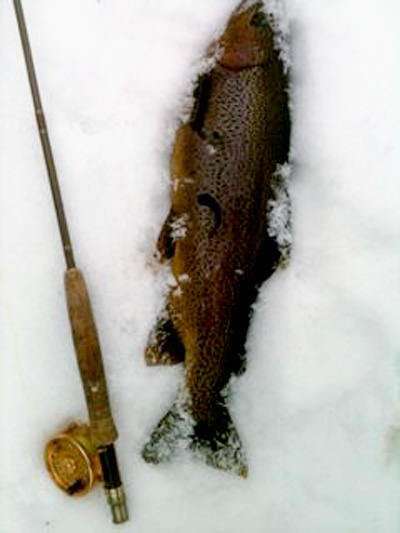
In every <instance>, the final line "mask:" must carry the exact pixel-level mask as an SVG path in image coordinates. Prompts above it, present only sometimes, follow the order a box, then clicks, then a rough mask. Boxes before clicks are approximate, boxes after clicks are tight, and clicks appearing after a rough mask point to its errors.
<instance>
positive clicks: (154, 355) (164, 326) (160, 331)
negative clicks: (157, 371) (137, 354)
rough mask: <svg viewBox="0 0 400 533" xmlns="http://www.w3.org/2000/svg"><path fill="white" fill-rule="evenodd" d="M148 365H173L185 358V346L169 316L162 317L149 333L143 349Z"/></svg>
mask: <svg viewBox="0 0 400 533" xmlns="http://www.w3.org/2000/svg"><path fill="white" fill-rule="evenodd" d="M145 359H146V363H147V365H148V366H156V365H175V364H177V363H181V362H183V361H184V359H185V348H184V346H183V344H182V343H181V341H180V339H179V337H178V334H177V332H176V330H175V328H174V326H173V324H172V321H171V320H170V319H169V317H167V318H165V317H162V318H160V319H159V320H158V322H157V324H156V326H155V327H154V328H153V329H152V331H151V332H150V335H149V339H148V342H147V346H146V350H145Z"/></svg>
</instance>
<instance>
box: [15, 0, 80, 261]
mask: <svg viewBox="0 0 400 533" xmlns="http://www.w3.org/2000/svg"><path fill="white" fill-rule="evenodd" d="M14 8H15V14H16V16H17V22H18V27H19V33H20V37H21V42H22V49H23V51H24V57H25V63H26V69H27V72H28V78H29V85H30V88H31V93H32V98H33V104H34V107H35V115H36V121H37V126H38V130H39V134H40V141H41V144H42V148H43V154H44V159H45V161H46V167H47V173H48V176H49V182H50V187H51V193H52V196H53V201H54V207H55V210H56V214H57V221H58V226H59V228H60V235H61V240H62V245H63V250H64V255H65V261H66V263H67V267H68V268H72V267H74V266H75V260H74V254H73V250H72V245H71V239H70V236H69V231H68V225H67V219H66V217H65V212H64V206H63V202H62V198H61V192H60V186H59V183H58V178H57V171H56V166H55V164H54V158H53V152H52V149H51V144H50V139H49V134H48V131H47V124H46V118H45V116H44V112H43V106H42V101H41V98H40V92H39V85H38V82H37V78H36V73H35V67H34V64H33V58H32V51H31V47H30V44H29V38H28V31H27V28H26V23H25V17H24V12H23V10H22V5H21V2H20V0H14Z"/></svg>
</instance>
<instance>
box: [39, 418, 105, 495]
mask: <svg viewBox="0 0 400 533" xmlns="http://www.w3.org/2000/svg"><path fill="white" fill-rule="evenodd" d="M45 461H46V466H47V469H48V471H49V472H50V475H51V477H52V479H53V481H54V482H55V483H56V485H57V486H58V487H60V489H62V490H63V491H64V492H66V493H67V494H69V495H70V496H82V495H84V494H87V493H88V492H89V491H90V490H91V489H92V488H93V486H94V485H95V484H96V483H97V482H98V481H100V480H101V479H102V468H101V463H100V457H99V454H98V453H97V450H96V448H95V446H94V444H93V441H92V438H91V433H90V427H89V426H87V425H85V424H72V425H71V426H69V427H68V428H67V429H66V430H65V431H64V432H62V433H59V434H57V435H56V436H55V437H53V438H52V439H51V440H50V441H49V442H48V443H47V445H46V449H45Z"/></svg>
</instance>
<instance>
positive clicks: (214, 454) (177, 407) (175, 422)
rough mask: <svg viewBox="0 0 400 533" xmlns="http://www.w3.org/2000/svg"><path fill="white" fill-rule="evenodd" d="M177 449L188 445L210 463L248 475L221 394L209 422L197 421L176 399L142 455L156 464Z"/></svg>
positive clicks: (170, 455)
mask: <svg viewBox="0 0 400 533" xmlns="http://www.w3.org/2000/svg"><path fill="white" fill-rule="evenodd" d="M179 449H181V450H182V449H191V450H192V451H193V452H194V454H195V455H196V457H198V458H199V459H201V460H202V461H204V462H205V463H207V464H209V465H210V466H213V467H214V468H219V469H221V470H224V471H226V472H231V473H233V474H236V475H238V476H241V477H243V478H246V477H247V464H246V460H245V457H244V454H243V450H242V444H241V441H240V438H239V435H238V432H237V430H236V428H235V426H234V424H233V421H232V419H231V417H230V415H229V412H228V409H227V407H226V405H225V403H224V401H223V399H222V398H221V403H219V404H218V408H217V413H216V414H215V415H214V418H213V420H212V423H210V424H207V423H204V422H203V423H201V422H196V421H195V420H194V419H193V417H192V416H191V414H190V411H189V409H188V406H187V403H186V402H182V400H181V399H178V400H177V401H176V402H175V403H174V405H173V407H172V409H171V410H170V411H169V412H168V413H167V414H166V415H165V416H164V417H163V418H162V419H161V421H160V423H159V424H158V426H157V427H156V429H155V430H154V431H153V433H152V435H151V437H150V439H149V441H148V442H147V444H146V445H145V446H144V448H143V451H142V456H143V458H144V460H145V461H146V462H148V463H153V464H159V463H162V462H165V461H168V460H169V459H171V457H172V455H173V454H174V453H175V452H176V451H177V450H179Z"/></svg>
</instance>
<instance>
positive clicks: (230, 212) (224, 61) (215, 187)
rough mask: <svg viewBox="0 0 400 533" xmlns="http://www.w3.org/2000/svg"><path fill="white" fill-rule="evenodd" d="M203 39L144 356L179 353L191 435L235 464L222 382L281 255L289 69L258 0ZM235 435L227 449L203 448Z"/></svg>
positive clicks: (179, 139)
mask: <svg viewBox="0 0 400 533" xmlns="http://www.w3.org/2000/svg"><path fill="white" fill-rule="evenodd" d="M210 50H212V51H211V52H209V53H213V54H215V55H216V57H217V61H216V63H215V66H214V67H213V68H212V70H210V71H209V72H206V73H205V74H202V75H201V76H200V77H199V79H198V80H197V83H196V86H195V89H194V104H193V109H192V112H191V115H190V118H189V120H188V121H187V122H186V123H184V124H181V126H180V127H179V129H178V131H177V133H176V138H175V144H174V148H173V154H172V160H171V175H172V195H171V210H170V213H169V215H168V217H167V220H166V221H165V223H164V226H163V228H162V230H161V233H160V237H159V241H158V250H159V254H160V259H161V261H165V260H170V261H171V267H172V272H173V274H174V277H175V280H176V286H175V287H174V288H173V289H172V290H171V292H170V295H169V298H168V304H167V312H166V313H165V315H164V317H163V319H162V320H161V321H160V323H159V324H158V326H157V329H156V331H155V332H153V335H152V336H151V341H149V344H148V347H147V349H146V359H147V362H148V363H149V364H158V363H161V362H165V360H166V359H170V361H171V362H177V361H178V360H182V359H184V361H185V365H186V388H187V395H188V402H187V403H188V409H189V411H190V413H191V416H192V417H193V420H194V436H193V440H194V442H197V444H198V447H208V448H209V452H208V459H207V460H208V462H210V463H211V464H214V466H219V467H221V468H224V469H228V470H229V469H232V470H234V471H238V473H240V472H242V473H243V472H244V471H245V469H246V467H245V464H244V459H243V457H242V455H241V452H240V449H241V445H240V440H239V437H238V435H237V433H236V430H235V428H234V426H233V423H232V421H231V419H230V416H229V413H228V410H227V408H226V405H225V402H224V400H223V399H222V397H221V391H222V390H223V388H224V387H225V385H226V384H227V382H228V380H229V377H230V376H231V374H232V373H233V372H235V371H238V370H239V369H240V367H241V363H242V360H243V354H244V343H245V339H246V333H247V328H248V323H249V316H250V314H251V304H252V303H253V302H254V300H255V298H256V296H257V289H258V287H259V286H260V284H261V283H262V282H263V281H265V279H267V278H268V277H269V276H270V275H271V274H272V272H273V271H274V269H275V267H276V265H277V264H278V262H279V257H280V252H279V247H278V245H277V243H276V242H275V240H274V239H273V238H271V237H270V236H269V235H268V232H267V228H268V220H267V204H268V201H269V200H271V199H272V198H273V195H274V191H273V185H274V175H275V172H276V169H277V165H279V164H283V163H285V161H287V158H288V152H289V142H290V116H289V105H288V92H287V85H288V80H287V76H286V74H285V69H284V65H283V63H282V60H281V59H280V57H279V52H278V51H277V50H276V49H275V47H274V34H273V31H272V28H271V25H270V22H269V19H268V17H267V16H266V15H265V13H264V11H263V3H262V2H260V1H255V2H251V1H250V2H249V0H246V1H243V2H241V4H240V5H239V7H238V8H237V9H236V10H235V11H234V13H233V14H232V16H231V19H230V21H229V22H228V25H227V28H226V30H225V32H224V33H223V35H222V36H221V38H220V39H219V40H218V41H217V42H216V43H214V44H213V45H212V47H211V48H210ZM166 354H169V356H170V357H168V356H167V355H166ZM167 417H168V415H167ZM172 420H174V418H173V417H172V418H171V417H170V420H169V421H168V424H167V426H170V425H171V423H172V422H171V421H172ZM163 421H164V422H163ZM163 421H162V422H161V425H162V424H163V423H164V425H165V419H163ZM173 423H176V420H175V422H173ZM165 431H168V429H165ZM160 439H162V431H161V436H160V426H159V428H158V430H157V439H156V440H160ZM232 443H234V444H232ZM232 446H234V447H235V448H236V451H235V453H234V454H233V455H231V456H229V453H228V454H227V456H226V457H225V458H224V459H223V460H222V461H220V460H219V459H218V460H214V459H213V458H212V454H213V453H214V454H215V452H216V450H218V453H220V451H221V449H222V450H223V449H224V448H225V449H228V448H229V447H232ZM155 448H156V444H155V441H154V439H153V440H150V442H149V444H148V445H147V447H145V450H144V454H143V455H144V457H145V459H147V460H149V461H152V462H158V460H157V457H156V456H157V453H155V452H154V450H155ZM238 450H239V451H238ZM220 455H221V454H220ZM230 462H231V463H240V465H239V467H238V465H237V464H233V465H232V464H230Z"/></svg>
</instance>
